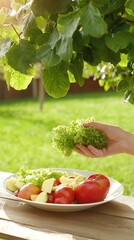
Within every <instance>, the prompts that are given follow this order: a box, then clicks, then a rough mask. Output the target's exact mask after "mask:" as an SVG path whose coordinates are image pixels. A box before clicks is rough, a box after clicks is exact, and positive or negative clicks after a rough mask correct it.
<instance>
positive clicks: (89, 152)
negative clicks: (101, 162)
mask: <svg viewBox="0 0 134 240" xmlns="http://www.w3.org/2000/svg"><path fill="white" fill-rule="evenodd" d="M76 151H77V152H78V153H80V154H82V155H84V156H87V157H91V158H100V157H105V156H106V155H107V154H106V149H105V148H103V150H102V149H96V148H94V147H93V146H91V145H89V146H87V147H85V146H82V145H79V144H77V147H76Z"/></svg>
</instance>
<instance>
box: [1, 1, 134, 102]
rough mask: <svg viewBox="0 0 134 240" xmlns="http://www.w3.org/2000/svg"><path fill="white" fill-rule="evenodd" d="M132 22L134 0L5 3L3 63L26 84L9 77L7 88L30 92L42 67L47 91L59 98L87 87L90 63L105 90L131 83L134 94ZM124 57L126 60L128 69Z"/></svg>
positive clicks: (2, 46)
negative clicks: (76, 87) (73, 89)
mask: <svg viewBox="0 0 134 240" xmlns="http://www.w3.org/2000/svg"><path fill="white" fill-rule="evenodd" d="M133 24H134V2H133V0H8V1H3V0H1V1H0V58H1V63H2V64H1V65H3V67H4V68H5V65H6V67H10V68H12V71H14V72H16V76H17V74H18V73H19V72H20V75H19V78H18V81H19V82H20V77H21V74H23V76H22V79H23V81H21V84H20V83H18V84H17V83H16V81H17V78H15V80H13V78H10V76H11V74H6V81H7V84H8V85H10V86H13V87H14V88H15V89H17V90H19V89H24V88H26V87H27V86H28V84H29V81H27V79H29V76H30V78H31V79H32V77H34V71H33V69H34V65H35V64H36V63H41V64H42V68H43V72H44V74H43V82H44V86H45V89H46V91H47V93H48V94H50V95H51V96H52V97H55V98H59V97H63V96H65V95H66V94H67V92H68V90H69V87H70V83H71V82H77V83H78V84H79V86H82V85H83V83H84V76H85V73H84V71H85V66H87V65H88V66H89V69H90V70H91V68H93V69H94V72H95V79H97V80H98V79H99V83H100V85H101V86H104V89H105V90H108V89H109V88H111V87H117V85H118V89H119V86H120V84H119V81H122V80H123V81H130V82H131V83H130V84H128V86H129V87H128V89H126V91H127V90H129V91H130V90H131V91H132V93H133V83H132V82H133V75H134V73H133V62H134V27H133ZM122 55H125V61H126V60H127V64H126V65H125V66H123V67H122V66H121V65H120V62H123V60H122ZM61 65H65V66H66V69H64V68H63V70H62V69H61ZM110 66H111V67H110ZM87 69H88V68H87V67H86V71H87ZM104 69H106V73H104V72H103V74H101V73H102V70H104ZM113 69H114V70H113ZM59 70H60V71H61V72H59ZM112 70H113V74H112ZM14 74H15V73H14ZM89 74H90V72H89ZM104 74H105V77H104ZM97 76H98V78H97ZM46 78H47V79H46ZM11 79H12V81H11ZM24 79H26V81H25V80H24ZM13 81H15V83H13ZM23 83H24V86H23ZM121 84H122V83H121ZM130 85H131V86H130ZM119 91H120V90H119ZM130 102H131V103H133V101H130Z"/></svg>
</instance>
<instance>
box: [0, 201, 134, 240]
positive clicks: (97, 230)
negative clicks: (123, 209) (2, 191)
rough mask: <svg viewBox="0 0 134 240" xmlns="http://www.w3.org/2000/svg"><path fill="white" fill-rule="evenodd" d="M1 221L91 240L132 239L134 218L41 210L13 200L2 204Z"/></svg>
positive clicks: (88, 212) (87, 212)
mask: <svg viewBox="0 0 134 240" xmlns="http://www.w3.org/2000/svg"><path fill="white" fill-rule="evenodd" d="M0 204H1V210H0V216H1V219H6V220H10V221H12V222H16V223H18V224H26V225H28V226H31V227H35V228H37V229H40V230H43V229H47V231H50V232H51V231H56V232H60V233H67V234H71V235H74V236H75V235H76V236H77V235H78V236H80V237H83V238H84V237H85V238H88V239H100V240H107V239H108V240H117V239H122V240H126V239H127V240H133V239H134V221H133V220H132V219H128V218H125V217H124V218H123V217H117V216H112V215H107V214H103V213H96V212H92V211H90V210H86V211H80V212H73V213H61V212H47V211H42V210H39V209H36V208H33V207H31V206H28V205H27V204H23V203H21V204H20V203H19V202H17V201H13V200H6V201H5V202H3V207H2V200H1V202H0Z"/></svg>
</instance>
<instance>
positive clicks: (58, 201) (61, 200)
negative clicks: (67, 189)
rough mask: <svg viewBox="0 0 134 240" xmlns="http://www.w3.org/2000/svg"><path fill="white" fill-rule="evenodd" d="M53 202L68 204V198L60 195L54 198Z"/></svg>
mask: <svg viewBox="0 0 134 240" xmlns="http://www.w3.org/2000/svg"><path fill="white" fill-rule="evenodd" d="M54 203H58V204H69V203H70V202H69V200H68V199H67V198H65V197H60V198H56V199H55V201H54Z"/></svg>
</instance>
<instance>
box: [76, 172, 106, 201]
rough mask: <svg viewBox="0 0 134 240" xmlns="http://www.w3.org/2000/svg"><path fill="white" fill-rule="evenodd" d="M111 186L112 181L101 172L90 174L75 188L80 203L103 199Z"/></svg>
mask: <svg viewBox="0 0 134 240" xmlns="http://www.w3.org/2000/svg"><path fill="white" fill-rule="evenodd" d="M109 187H110V181H109V179H108V178H107V177H105V176H104V175H101V174H94V175H92V176H89V177H88V178H87V179H86V180H85V181H83V182H81V183H79V184H78V185H77V186H76V188H75V194H76V200H77V201H78V202H79V203H93V202H99V201H103V200H104V198H105V197H106V195H107V193H108V190H109Z"/></svg>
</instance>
